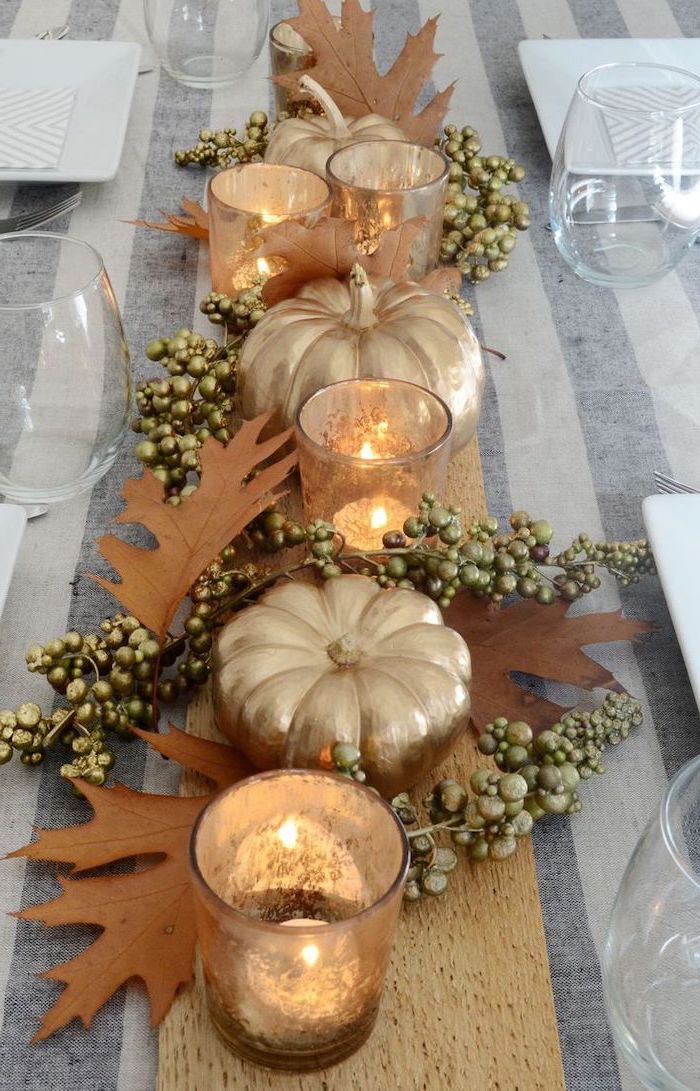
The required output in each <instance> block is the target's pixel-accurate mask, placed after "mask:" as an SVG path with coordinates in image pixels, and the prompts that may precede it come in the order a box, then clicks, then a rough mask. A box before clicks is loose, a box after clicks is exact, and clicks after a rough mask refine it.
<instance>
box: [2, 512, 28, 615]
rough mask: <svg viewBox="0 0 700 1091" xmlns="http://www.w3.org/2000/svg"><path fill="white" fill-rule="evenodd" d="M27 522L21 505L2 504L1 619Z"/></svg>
mask: <svg viewBox="0 0 700 1091" xmlns="http://www.w3.org/2000/svg"><path fill="white" fill-rule="evenodd" d="M26 522H27V515H26V512H25V510H24V508H22V507H20V506H19V504H0V617H2V611H3V607H4V605H5V599H6V598H7V591H8V588H9V586H10V580H11V579H12V570H13V568H14V567H15V562H16V560H17V554H18V553H19V545H20V542H21V541H22V535H23V534H24V526H25V523H26Z"/></svg>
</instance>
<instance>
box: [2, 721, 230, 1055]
mask: <svg viewBox="0 0 700 1091" xmlns="http://www.w3.org/2000/svg"><path fill="white" fill-rule="evenodd" d="M138 734H139V735H141V736H142V737H144V738H145V739H146V741H147V742H149V743H150V744H152V745H155V746H156V749H157V750H159V751H160V753H162V754H164V755H165V756H167V757H171V758H173V759H174V760H177V761H180V762H181V763H184V764H186V765H187V767H188V768H190V769H193V770H195V771H196V772H199V773H203V774H204V775H205V776H207V777H209V778H210V779H213V780H214V783H215V784H216V786H217V788H223V787H226V786H227V785H228V784H233V783H235V781H237V780H239V779H240V778H241V777H243V776H247V775H248V773H249V772H250V771H251V769H250V766H249V765H248V764H247V763H246V762H245V761H244V760H243V759H242V758H241V757H240V756H239V755H238V754H237V752H236V751H235V750H234V749H233V748H232V747H229V746H222V745H221V744H219V743H213V742H208V741H207V740H205V739H197V738H194V737H193V736H190V735H185V734H184V733H183V732H181V731H178V730H177V729H176V728H174V727H173V726H172V725H171V726H170V731H169V733H168V734H167V735H165V734H159V735H157V736H153V737H151V736H149V735H148V733H146V732H138ZM79 787H80V790H81V791H82V793H83V794H84V795H85V797H86V798H87V800H88V801H89V803H90V805H91V807H92V809H93V811H94V816H93V818H92V819H91V820H90V821H89V822H85V823H84V824H83V825H80V826H70V827H67V828H63V829H57V830H38V831H37V832H38V834H39V838H38V840H37V841H33V842H32V843H31V844H30V845H26V846H25V847H24V848H22V849H18V850H17V851H16V852H13V853H11V856H14V857H17V856H23V857H27V858H28V859H32V860H50V861H54V862H56V863H63V864H72V865H73V871H72V873H71V875H69V876H67V877H60V878H59V882H60V884H61V886H62V888H63V891H62V893H61V894H60V895H59V896H58V897H57V898H54V899H53V901H50V902H46V903H45V904H43V905H37V906H30V907H29V908H28V909H25V910H23V911H22V912H20V913H18V914H16V915H17V916H18V917H21V918H22V919H23V920H33V921H41V922H42V923H43V924H45V925H47V926H49V927H53V926H56V925H66V924H76V925H79V924H83V925H84V924H92V925H98V926H99V927H101V928H102V932H101V933H100V935H99V936H98V937H97V939H96V940H94V941H93V942H92V943H91V944H90V945H89V946H88V947H86V949H85V950H84V951H82V952H81V953H80V954H79V955H77V956H76V957H75V958H72V959H70V961H68V962H64V963H61V964H60V965H58V966H54V967H53V968H52V969H50V970H48V971H47V972H46V973H44V974H42V975H41V976H42V977H45V978H50V979H51V980H54V981H60V982H63V983H64V984H65V985H66V988H65V989H64V990H63V992H62V993H61V995H60V996H59V998H58V1000H57V1001H56V1002H55V1003H54V1005H53V1006H52V1007H51V1008H50V1009H49V1011H48V1012H47V1014H46V1015H45V1016H44V1019H43V1021H42V1023H41V1026H40V1028H39V1030H38V1031H37V1033H36V1034H35V1036H34V1039H33V1040H34V1041H41V1040H42V1039H44V1038H48V1037H49V1035H51V1034H53V1033H54V1031H56V1030H58V1029H59V1028H60V1027H63V1026H65V1025H66V1024H67V1023H69V1022H70V1021H71V1020H72V1019H75V1018H79V1019H81V1020H82V1022H83V1024H84V1025H85V1026H86V1027H89V1026H90V1023H91V1022H92V1019H93V1017H94V1015H95V1013H96V1012H97V1011H98V1010H99V1009H100V1008H101V1007H102V1005H103V1004H104V1003H105V1001H107V1000H108V999H109V997H110V996H111V995H112V994H113V993H114V992H116V990H117V989H118V988H120V986H121V985H123V984H124V983H125V982H126V981H129V980H130V979H131V978H134V977H137V978H140V979H141V980H142V981H143V982H144V984H145V986H146V989H147V991H148V996H149V1000H150V1006H151V1022H152V1024H153V1025H155V1024H157V1023H159V1022H160V1021H161V1020H162V1019H163V1017H164V1015H165V1014H166V1012H167V1011H168V1008H169V1007H170V1005H171V1003H172V1001H173V999H174V997H175V994H176V993H177V991H178V989H179V988H180V986H181V985H183V984H186V983H187V982H189V981H190V980H191V979H192V976H193V966H194V953H195V944H196V931H195V923H194V907H193V904H192V894H191V887H190V879H189V874H188V864H187V846H188V842H189V837H190V832H191V830H192V825H193V823H194V821H195V819H196V818H197V815H198V814H199V813H200V811H201V810H202V808H203V807H204V806H205V805H206V803H207V802H208V800H209V799H210V798H211V797H210V796H195V797H180V796H158V795H148V794H146V793H144V792H136V791H133V790H132V789H130V788H125V787H124V786H123V785H116V786H115V787H114V788H96V787H92V786H90V785H89V784H85V783H83V782H82V781H81V782H80V783H79ZM134 857H138V858H139V868H140V870H136V871H131V872H128V873H127V874H124V875H113V874H110V875H98V876H94V877H93V876H91V877H89V878H74V876H77V875H79V874H80V873H81V872H84V871H87V870H90V869H94V868H98V867H101V866H103V865H105V864H110V863H114V862H115V861H117V860H126V859H130V858H134Z"/></svg>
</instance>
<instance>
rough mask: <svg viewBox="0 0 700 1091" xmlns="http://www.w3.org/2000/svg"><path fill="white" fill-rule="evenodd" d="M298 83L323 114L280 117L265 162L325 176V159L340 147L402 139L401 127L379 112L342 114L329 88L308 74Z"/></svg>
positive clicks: (268, 146) (326, 160)
mask: <svg viewBox="0 0 700 1091" xmlns="http://www.w3.org/2000/svg"><path fill="white" fill-rule="evenodd" d="M299 87H300V88H301V90H302V91H306V92H308V94H310V96H311V98H313V99H315V100H316V101H317V102H318V103H320V105H321V106H322V107H323V110H324V116H322V117H317V116H313V117H290V118H287V120H286V121H280V123H279V124H278V125H277V126H276V127H275V130H274V132H273V134H272V136H271V137H270V141H269V143H268V145H267V149H266V151H265V162H266V163H287V164H288V165H289V166H292V167H303V169H304V170H310V171H313V172H314V173H315V174H319V175H320V176H321V178H325V177H326V163H327V162H328V160H329V158H330V157H331V155H333V153H334V152H336V151H338V149H339V148H346V147H348V146H349V145H350V144H357V143H359V142H360V141H365V140H403V139H404V132H403V130H402V129H400V128H399V127H398V125H395V124H394V122H393V121H389V119H388V118H386V117H381V115H380V114H366V115H365V117H357V118H354V117H343V115H342V114H341V112H340V110H339V109H338V107H337V106H336V104H335V102H334V101H333V99H332V98H331V96H330V95H329V94H328V92H327V91H326V90H324V88H323V87H321V85H320V84H318V83H316V80H313V79H311V77H310V76H302V77H301V78H300V80H299Z"/></svg>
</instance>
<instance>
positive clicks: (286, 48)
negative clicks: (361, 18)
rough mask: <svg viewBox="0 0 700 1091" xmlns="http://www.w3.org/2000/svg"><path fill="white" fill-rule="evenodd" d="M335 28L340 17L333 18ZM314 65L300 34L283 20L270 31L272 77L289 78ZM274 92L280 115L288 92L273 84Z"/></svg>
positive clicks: (286, 100)
mask: <svg viewBox="0 0 700 1091" xmlns="http://www.w3.org/2000/svg"><path fill="white" fill-rule="evenodd" d="M333 22H334V23H335V25H336V28H337V29H339V28H340V17H339V16H333ZM313 63H314V52H313V50H312V48H311V46H310V45H309V44H308V42H306V41H304V39H303V38H302V36H301V34H297V32H296V30H295V29H294V27H293V26H290V24H289V23H285V22H284V20H283V21H282V22H280V23H275V25H274V26H273V27H272V29H271V30H270V71H271V73H272V75H273V76H290V75H293V73H294V72H303V71H304V70H305V69H306V68H310V67H311V66H312V64H313ZM272 86H273V87H274V92H275V111H276V113H277V114H280V113H282V112H284V111H285V110H287V109H288V107H289V91H288V90H287V88H286V87H280V86H279V84H277V83H273V85H272Z"/></svg>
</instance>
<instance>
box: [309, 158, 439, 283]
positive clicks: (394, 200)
mask: <svg viewBox="0 0 700 1091" xmlns="http://www.w3.org/2000/svg"><path fill="white" fill-rule="evenodd" d="M449 169H450V165H449V162H448V160H447V158H446V157H445V156H444V155H443V154H442V152H441V151H439V150H438V149H437V148H428V147H425V146H424V145H422V144H410V143H408V142H407V141H404V140H367V141H363V142H362V143H360V144H352V145H350V146H348V147H346V148H340V149H339V150H338V151H336V152H334V153H333V155H332V156H331V157H330V159H329V160H328V163H327V166H326V174H327V177H328V182H329V184H330V187H331V195H332V197H331V215H333V216H341V217H342V218H343V219H346V220H354V221H355V222H356V224H357V232H356V240H357V245H358V250H359V251H360V252H361V253H365V254H371V253H373V252H374V251H375V250H376V249H377V248H378V246H379V245H380V243H381V240H382V236H383V234H384V233H385V232H386V231H391V230H392V229H393V228H396V227H399V226H400V225H401V224H403V223H405V222H406V221H407V220H412V219H414V218H416V217H422V218H424V220H425V223H424V224H423V225H422V227H421V230H420V233H419V235H418V236H417V238H416V240H415V242H414V244H413V246H412V248H411V264H410V269H409V274H410V276H411V277H413V278H414V279H420V278H421V277H423V276H425V274H426V273H429V272H430V271H431V269H435V268H436V267H437V264H438V261H439V259H440V245H441V242H442V226H443V213H444V207H445V193H446V192H447V180H448V175H449Z"/></svg>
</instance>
